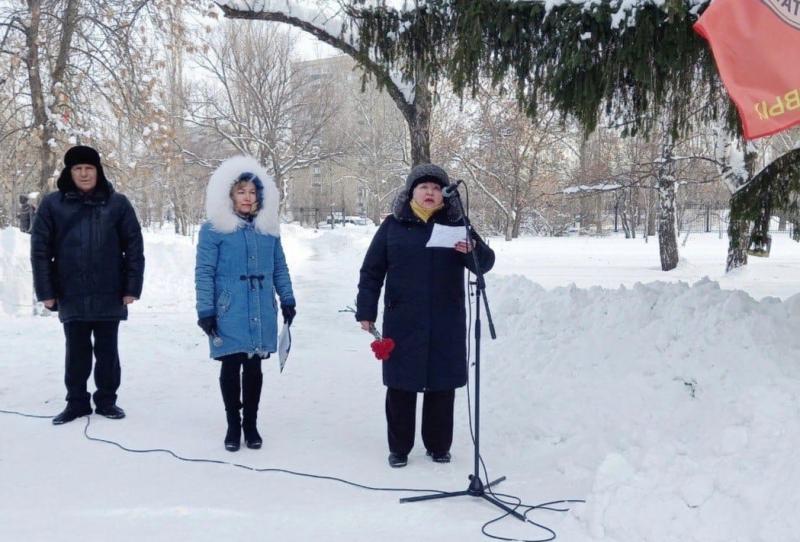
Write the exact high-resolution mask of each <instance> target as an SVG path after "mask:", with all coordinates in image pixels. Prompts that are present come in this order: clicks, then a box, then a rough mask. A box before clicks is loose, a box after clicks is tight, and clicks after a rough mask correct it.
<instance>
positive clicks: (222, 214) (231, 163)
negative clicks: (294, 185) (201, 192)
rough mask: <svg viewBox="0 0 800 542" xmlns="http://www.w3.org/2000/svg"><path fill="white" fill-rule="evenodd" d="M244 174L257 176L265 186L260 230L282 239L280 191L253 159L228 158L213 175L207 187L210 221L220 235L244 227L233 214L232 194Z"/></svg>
mask: <svg viewBox="0 0 800 542" xmlns="http://www.w3.org/2000/svg"><path fill="white" fill-rule="evenodd" d="M244 172H250V173H253V174H254V175H256V176H257V177H258V178H259V179H261V182H262V184H263V185H264V199H263V201H262V202H260V204H261V205H260V209H259V211H258V214H257V215H256V218H255V220H254V225H255V228H256V230H257V231H258V232H260V233H265V234H269V235H274V236H275V237H280V222H279V220H278V203H279V201H278V200H279V199H280V196H279V195H278V188H277V187H276V186H275V180H274V179H273V178H272V175H270V174H269V173H267V170H266V169H264V168H263V167H262V166H261V164H259V163H258V160H256V159H255V158H253V157H252V156H234V157H232V158H228V159H227V160H225V161H224V162H222V163H221V164H220V165H219V167H218V168H217V169H216V170H214V173H212V174H211V179H210V180H209V181H208V187H207V188H206V218H208V221H209V222H211V225H212V226H213V227H214V229H215V230H216V231H218V232H220V233H233V232H234V231H236V230H237V229H239V228H240V227H241V226H242V224H243V222H242V219H240V218H239V217H238V216H236V213H234V212H233V201H232V200H231V197H230V192H231V186H233V183H234V182H236V179H237V178H239V175H241V174H242V173H244Z"/></svg>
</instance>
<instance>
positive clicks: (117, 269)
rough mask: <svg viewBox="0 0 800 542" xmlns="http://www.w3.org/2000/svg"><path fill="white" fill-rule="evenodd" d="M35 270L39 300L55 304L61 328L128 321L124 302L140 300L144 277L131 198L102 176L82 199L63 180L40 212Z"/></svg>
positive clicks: (36, 225) (34, 238)
mask: <svg viewBox="0 0 800 542" xmlns="http://www.w3.org/2000/svg"><path fill="white" fill-rule="evenodd" d="M67 173H68V172H67ZM31 264H32V267H33V284H34V289H35V290H36V297H37V299H39V300H40V301H41V300H43V299H56V302H57V307H58V316H59V319H60V320H61V321H62V322H70V321H74V320H84V321H86V320H125V319H127V317H128V308H127V307H126V306H125V305H124V303H123V302H122V298H123V296H126V295H130V296H133V297H137V298H138V297H139V296H140V295H141V293H142V282H143V275H144V250H143V242H142V231H141V228H140V226H139V221H138V220H137V219H136V213H135V212H134V210H133V207H132V206H131V204H130V202H129V201H128V198H126V197H125V196H123V195H122V194H120V193H118V192H115V191H114V189H113V187H112V186H111V184H110V183H109V182H108V181H107V180H106V179H105V177H104V176H102V177H101V178H98V182H97V187H96V188H95V190H94V191H93V192H91V193H89V194H82V193H81V192H79V191H78V190H77V188H76V187H75V184H74V183H73V182H72V179H71V178H70V177H67V176H66V175H62V176H61V178H60V179H59V181H58V191H56V192H53V193H51V194H48V195H47V196H46V197H45V198H44V199H43V200H42V203H41V204H40V205H39V208H38V209H37V211H36V217H35V219H34V223H33V231H32V232H31Z"/></svg>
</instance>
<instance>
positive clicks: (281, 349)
mask: <svg viewBox="0 0 800 542" xmlns="http://www.w3.org/2000/svg"><path fill="white" fill-rule="evenodd" d="M291 348H292V332H291V331H289V326H287V325H286V324H283V329H282V330H281V334H280V336H279V337H278V359H279V360H280V364H281V372H283V367H284V366H285V365H286V360H287V359H288V357H289V350H291Z"/></svg>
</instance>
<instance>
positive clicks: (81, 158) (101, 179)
mask: <svg viewBox="0 0 800 542" xmlns="http://www.w3.org/2000/svg"><path fill="white" fill-rule="evenodd" d="M80 164H89V165H90V166H94V167H96V168H97V187H98V188H99V189H100V190H104V191H106V192H110V191H111V184H110V183H109V182H108V179H106V175H105V173H104V172H103V165H102V164H101V163H100V153H98V152H97V151H96V150H95V149H93V148H92V147H87V146H86V145H76V146H74V147H71V148H70V149H69V150H67V152H66V154H64V169H63V170H61V175H60V176H59V177H58V182H57V183H56V186H58V189H59V190H61V191H62V192H71V191H74V190H75V189H76V188H75V183H74V182H73V181H72V174H71V172H70V170H71V169H72V168H73V166H77V165H80Z"/></svg>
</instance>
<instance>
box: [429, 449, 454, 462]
mask: <svg viewBox="0 0 800 542" xmlns="http://www.w3.org/2000/svg"><path fill="white" fill-rule="evenodd" d="M425 455H427V456H428V457H430V458H431V459H432V460H433V462H434V463H450V459H451V458H450V452H431V451H430V450H428V451H427V452H425Z"/></svg>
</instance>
